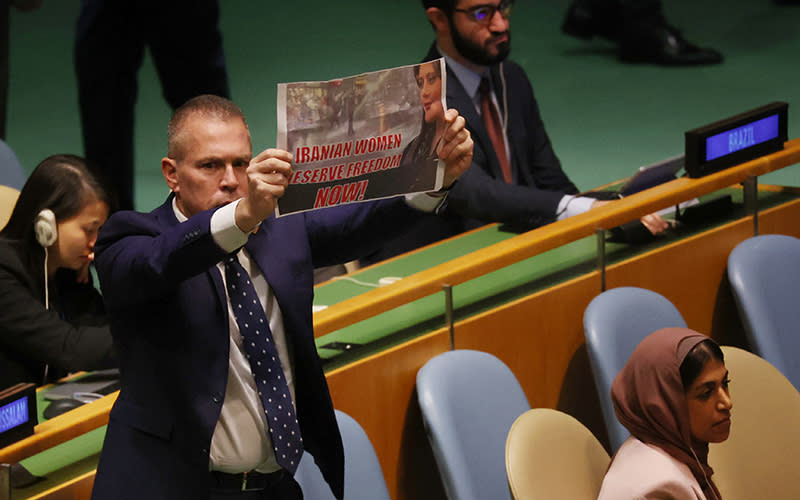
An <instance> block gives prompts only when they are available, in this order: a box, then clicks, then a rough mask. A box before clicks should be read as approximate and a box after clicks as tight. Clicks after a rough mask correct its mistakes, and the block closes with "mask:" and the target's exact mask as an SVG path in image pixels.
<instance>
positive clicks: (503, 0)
mask: <svg viewBox="0 0 800 500" xmlns="http://www.w3.org/2000/svg"><path fill="white" fill-rule="evenodd" d="M422 4H423V6H424V7H425V13H426V15H427V17H428V20H429V21H430V23H431V25H432V26H433V29H434V32H435V34H436V41H435V42H434V44H433V46H432V47H431V49H430V51H429V52H428V55H427V56H426V58H425V60H432V59H436V58H439V57H442V56H443V57H444V58H445V62H446V66H447V105H448V106H449V107H453V108H456V109H458V111H459V113H460V114H461V116H463V117H464V119H465V120H466V122H467V128H468V129H469V130H470V133H471V134H472V139H473V141H474V155H473V160H472V165H471V166H470V168H469V170H467V172H466V173H465V174H464V175H462V176H461V178H460V179H459V181H458V182H457V183H456V184H455V185H454V186H453V187H452V189H450V191H449V193H448V197H447V202H446V205H445V206H444V207H443V208H442V210H440V212H439V217H428V218H427V219H425V220H424V221H421V222H420V223H418V224H417V225H416V226H415V227H414V228H413V229H412V230H410V231H409V232H407V233H404V234H402V235H398V237H396V238H394V239H393V240H392V241H390V242H389V243H387V244H386V245H385V246H384V247H383V248H382V249H381V250H380V251H379V252H378V253H376V254H373V255H371V256H370V257H369V258H368V259H366V261H365V262H364V263H372V262H377V261H380V260H382V259H385V258H388V257H391V256H394V255H398V254H400V253H403V252H406V251H409V250H412V249H414V248H418V247H420V246H423V245H426V244H428V243H432V242H435V241H438V240H441V239H444V238H447V237H450V236H453V235H455V234H459V233H461V232H464V231H466V230H469V229H473V228H475V227H478V226H480V225H482V224H485V223H488V222H502V223H506V224H508V225H509V226H512V227H514V228H519V229H532V228H535V227H538V226H542V225H544V224H548V223H550V222H554V221H556V220H561V219H563V218H566V217H569V216H572V215H576V214H579V213H582V212H585V211H587V210H589V209H591V208H592V207H596V206H599V205H600V204H602V203H605V201H601V200H598V199H595V198H591V197H588V196H593V197H604V194H601V193H592V194H591V195H587V196H576V195H577V194H578V188H577V187H575V184H573V183H572V181H571V180H570V179H569V177H567V175H566V174H565V173H564V171H563V169H562V168H561V163H560V161H559V160H558V157H557V156H556V154H555V152H554V151H553V147H552V145H551V143H550V139H549V138H548V136H547V133H546V131H545V128H544V123H543V122H542V118H541V116H540V114H539V107H538V105H537V103H536V99H535V98H534V95H533V89H532V88H531V84H530V82H529V81H528V77H527V76H526V75H525V72H524V71H523V69H522V68H521V67H520V66H519V65H517V64H516V63H514V62H512V61H509V60H507V58H508V55H509V52H510V50H511V30H510V23H509V19H510V16H511V12H512V7H513V5H514V3H513V0H422ZM642 223H643V224H644V225H645V226H646V227H647V229H649V230H650V232H652V233H658V232H661V231H663V230H664V229H666V227H667V223H666V222H665V221H664V220H663V219H661V218H660V217H659V216H657V215H652V216H650V215H648V216H646V217H644V218H643V219H642Z"/></svg>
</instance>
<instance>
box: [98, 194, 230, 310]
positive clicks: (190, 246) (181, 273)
mask: <svg viewBox="0 0 800 500" xmlns="http://www.w3.org/2000/svg"><path fill="white" fill-rule="evenodd" d="M167 209H168V210H170V211H171V210H172V208H171V205H170V204H169V202H168V203H167V204H165V205H162V207H161V208H158V209H156V210H155V211H154V212H152V213H150V214H141V213H136V212H118V213H116V214H114V215H113V216H112V217H111V218H109V220H108V221H107V222H106V224H105V225H104V226H103V228H102V229H101V231H100V238H99V239H98V242H97V245H96V255H97V259H96V264H97V274H98V276H99V278H100V285H101V287H102V289H103V291H104V296H105V301H106V305H107V307H108V309H109V312H111V313H113V312H114V311H115V310H117V309H125V308H129V307H131V306H134V305H139V304H142V303H146V302H148V301H152V300H154V299H156V298H158V297H159V296H166V295H168V294H170V293H172V292H173V291H174V290H175V288H176V287H177V286H179V285H180V284H181V283H182V282H183V281H185V280H186V279H187V278H190V277H192V276H196V275H198V274H200V273H202V272H205V271H207V270H208V269H209V268H210V267H211V266H213V265H215V264H216V263H217V262H219V261H220V260H222V258H223V257H224V256H225V254H226V253H225V251H223V250H222V249H221V248H220V247H219V246H218V245H217V244H216V242H215V241H214V238H213V236H212V235H211V229H210V225H211V215H212V214H213V212H214V210H208V211H206V212H202V213H200V214H197V215H195V216H194V217H192V218H190V219H189V220H188V221H186V222H184V223H182V224H178V223H177V221H176V220H174V215H172V214H171V212H167ZM170 216H171V217H172V220H170V219H169V217H170Z"/></svg>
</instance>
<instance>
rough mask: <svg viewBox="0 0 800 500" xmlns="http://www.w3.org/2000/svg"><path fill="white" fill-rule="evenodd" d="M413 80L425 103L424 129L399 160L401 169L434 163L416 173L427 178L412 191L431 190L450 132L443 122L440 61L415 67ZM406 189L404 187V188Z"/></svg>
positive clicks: (417, 179)
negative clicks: (441, 146)
mask: <svg viewBox="0 0 800 500" xmlns="http://www.w3.org/2000/svg"><path fill="white" fill-rule="evenodd" d="M414 78H415V79H416V81H417V86H418V87H419V98H420V101H421V102H422V126H421V127H420V131H419V135H417V137H415V138H414V139H413V140H412V141H411V142H410V143H409V144H408V146H406V149H405V150H404V151H403V156H402V158H401V159H400V168H403V167H404V166H406V165H420V164H421V163H422V162H426V161H427V162H431V164H432V165H431V168H428V169H417V170H416V172H417V173H418V174H423V175H427V177H425V178H422V177H417V178H416V180H415V181H414V182H413V183H412V185H410V186H409V187H410V188H411V189H412V190H413V189H414V188H416V187H418V188H419V189H421V190H423V189H424V190H430V187H431V186H432V185H433V181H434V180H435V179H436V168H435V164H436V161H438V156H437V149H438V146H439V140H440V139H441V137H442V133H443V132H444V130H445V128H447V122H445V120H444V109H445V108H444V106H443V105H442V68H441V62H440V61H438V60H437V61H430V62H424V63H422V64H417V65H416V66H414ZM404 187H405V186H404Z"/></svg>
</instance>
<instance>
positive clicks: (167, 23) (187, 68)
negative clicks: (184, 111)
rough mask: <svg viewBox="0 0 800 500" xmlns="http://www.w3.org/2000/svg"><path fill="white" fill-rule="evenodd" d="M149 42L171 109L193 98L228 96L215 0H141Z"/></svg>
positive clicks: (226, 76) (226, 75)
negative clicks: (205, 95) (202, 95)
mask: <svg viewBox="0 0 800 500" xmlns="http://www.w3.org/2000/svg"><path fill="white" fill-rule="evenodd" d="M141 5H142V9H143V10H144V11H143V12H142V18H143V19H148V22H147V29H146V33H145V36H146V40H147V44H148V46H149V47H150V53H151V55H152V56H153V62H154V63H155V66H156V71H158V76H159V79H160V80H161V88H162V90H163V93H164V99H166V101H167V103H168V104H169V105H170V107H171V108H172V109H175V108H177V107H178V106H180V105H181V104H183V103H184V102H186V101H187V100H189V99H191V98H192V97H195V96H198V95H201V94H214V95H218V96H220V97H226V98H230V88H229V86H228V74H227V69H226V65H225V53H224V51H223V47H222V34H221V33H220V31H219V5H218V4H217V1H216V0H196V1H187V0H171V1H170V2H164V1H162V0H154V1H148V2H142V3H141Z"/></svg>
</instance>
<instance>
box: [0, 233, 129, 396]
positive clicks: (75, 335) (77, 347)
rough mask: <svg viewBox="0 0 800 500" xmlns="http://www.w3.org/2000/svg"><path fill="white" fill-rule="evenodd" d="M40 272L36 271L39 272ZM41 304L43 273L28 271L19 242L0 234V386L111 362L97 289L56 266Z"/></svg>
mask: <svg viewBox="0 0 800 500" xmlns="http://www.w3.org/2000/svg"><path fill="white" fill-rule="evenodd" d="M39 274H41V273H39ZM51 285H52V286H51V287H50V303H51V308H50V310H48V309H46V308H45V306H44V278H40V277H34V275H33V273H31V272H30V270H29V268H28V266H27V264H26V260H25V259H24V257H23V250H22V249H21V246H20V245H19V244H18V243H17V242H14V241H10V240H7V239H4V238H3V239H0V390H2V389H5V388H7V387H10V386H12V385H14V384H17V383H19V382H34V383H36V384H41V383H42V381H43V375H44V366H45V364H49V365H50V367H49V371H48V373H49V375H50V376H49V378H48V380H55V379H57V378H60V377H62V376H64V375H66V374H67V373H68V372H71V371H79V370H96V369H101V368H111V367H113V366H115V361H114V356H113V348H112V345H111V334H110V332H109V328H108V320H107V318H106V315H105V309H104V307H103V302H102V299H101V298H100V294H98V293H97V290H95V289H94V287H93V286H92V285H91V284H78V283H76V282H75V272H74V271H69V270H59V272H58V273H56V275H55V277H54V279H53V280H51Z"/></svg>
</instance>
